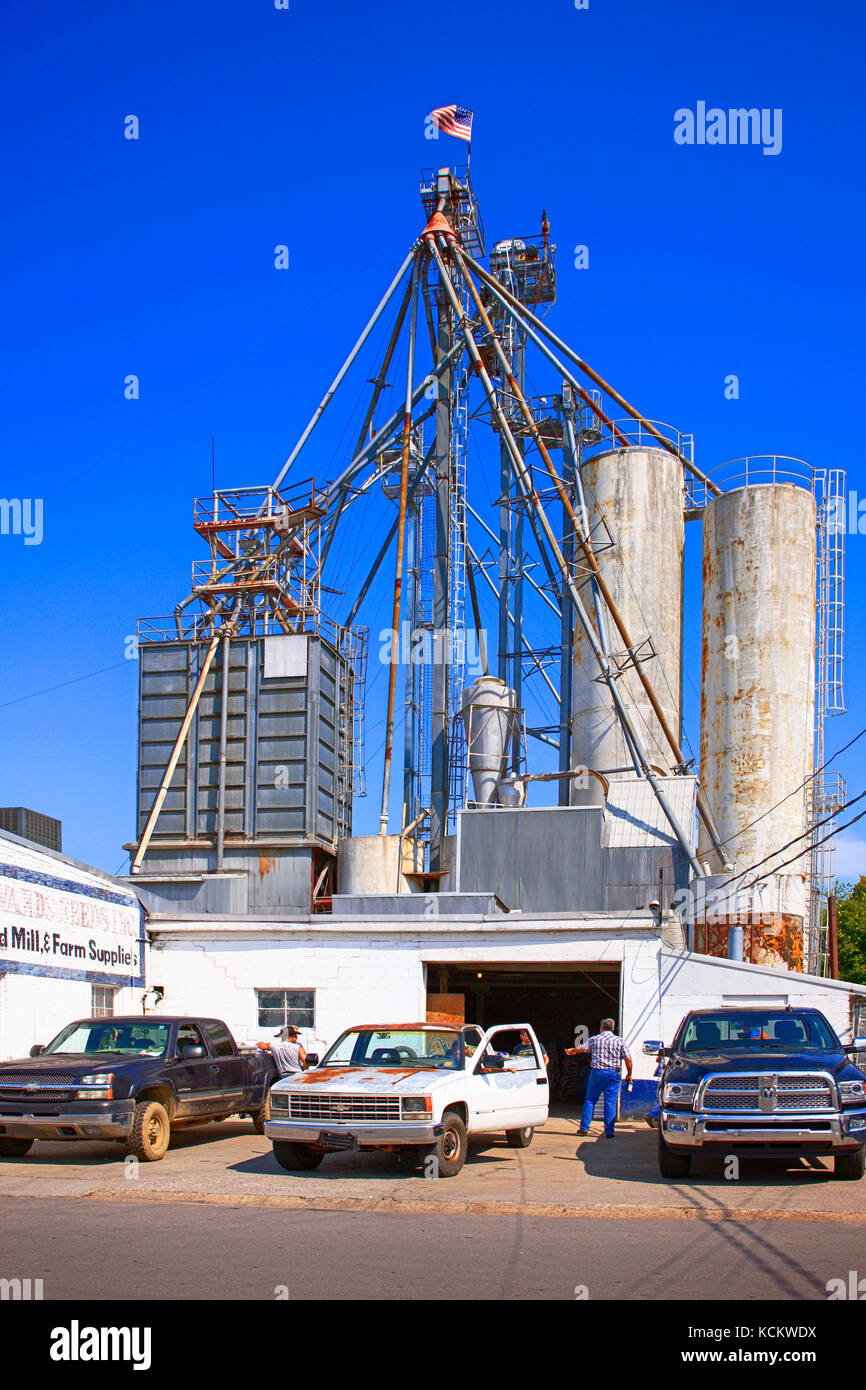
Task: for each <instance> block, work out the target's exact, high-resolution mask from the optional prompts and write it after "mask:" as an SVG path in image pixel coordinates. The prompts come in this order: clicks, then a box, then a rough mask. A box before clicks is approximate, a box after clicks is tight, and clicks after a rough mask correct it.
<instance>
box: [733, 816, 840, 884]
mask: <svg viewBox="0 0 866 1390" xmlns="http://www.w3.org/2000/svg"><path fill="white" fill-rule="evenodd" d="M863 795H864V796H866V792H864V793H863ZM859 800H860V797H859V796H858V797H855V801H859ZM848 805H849V806H853V805H854V802H853V801H849V802H848ZM846 809H847V808H846ZM864 816H866V811H861V812H860V814H859V815H857V816H852V817H851V819H850V820H848V821H846V822H845V824H844V825H837V826H836V828H835V830H831V831H830V833H829V835H822V837H821V839H820V840H815V842H814V844H813V845H812V846H811V848H817V846H818V845H823V844H826V842H827V840H832V839H833V838H834V837H835V836H836V835H839V834H841V832H842V831H843V830H850V828H851V826H852V825H856V824H857V822H858V820H862V819H863V817H864ZM822 824H823V822H822ZM781 852H782V851H781V850H780V851H779V853H780V854H781ZM801 853H802V852H801ZM799 858H801V854H795V855H794V856H793V858H792V859H786V860H785V862H784V863H783V864H778V865H777V866H776V868H775V869H771V870H770V871H769V873H766V874H761V877H760V878H756V879H753V880H752V882H751V883H747V884H746V887H747V888H753V887H754V885H755V884H756V883H762V882H763V880H764V879H765V878H770V876H771V875H772V874H775V873H778V871H779V869H784V868H786V867H787V865H788V864H793V863H794V862H795V861H796V860H797V859H799Z"/></svg>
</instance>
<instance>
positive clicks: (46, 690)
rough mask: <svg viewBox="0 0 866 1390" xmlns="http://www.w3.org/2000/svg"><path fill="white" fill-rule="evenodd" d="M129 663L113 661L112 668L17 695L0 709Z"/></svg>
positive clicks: (1, 705) (76, 683)
mask: <svg viewBox="0 0 866 1390" xmlns="http://www.w3.org/2000/svg"><path fill="white" fill-rule="evenodd" d="M128 665H129V661H128V660H126V659H124V660H123V661H115V663H114V665H113V666H101V667H100V668H99V670H98V671H88V672H87V674H86V675H85V676H74V677H73V679H72V680H69V681H58V682H57V684H56V685H46V687H45V689H44V690H33V691H31V692H30V694H29V695H19V696H18V698H17V699H15V700H4V702H3V704H0V709H8V708H9V706H10V705H20V704H22V703H23V701H24V700H35V699H36V697H37V695H50V694H51V692H52V691H53V690H62V689H63V688H64V686H67V685H78V684H79V682H81V681H89V680H92V679H93V677H94V676H103V675H105V673H106V671H117V670H118V669H119V667H121V666H128Z"/></svg>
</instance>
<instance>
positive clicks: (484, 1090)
mask: <svg viewBox="0 0 866 1390" xmlns="http://www.w3.org/2000/svg"><path fill="white" fill-rule="evenodd" d="M491 1053H493V1054H497V1055H498V1056H500V1057H502V1059H503V1065H502V1067H501V1068H499V1067H497V1068H495V1069H494V1068H488V1067H487V1066H486V1065H485V1059H488V1058H489V1057H490V1054H491ZM471 1098H472V1102H473V1106H474V1109H475V1113H476V1115H477V1116H478V1119H479V1122H480V1123H479V1125H478V1128H479V1129H481V1130H495V1129H521V1128H523V1127H524V1126H525V1125H540V1124H544V1122H545V1120H546V1119H547V1112H548V1099H549V1092H548V1085H547V1072H546V1069H545V1066H544V1061H543V1059H542V1057H541V1054H540V1051H539V1048H538V1042H537V1039H536V1038H535V1036H534V1034H533V1033H532V1032H531V1030H526V1029H525V1028H521V1027H520V1026H518V1027H516V1028H515V1027H514V1025H511V1026H503V1027H500V1028H492V1029H490V1030H489V1032H488V1033H486V1034H485V1036H484V1040H483V1042H482V1044H481V1046H480V1047H479V1048H478V1051H477V1054H476V1057H475V1059H474V1067H473V1078H472V1086H471Z"/></svg>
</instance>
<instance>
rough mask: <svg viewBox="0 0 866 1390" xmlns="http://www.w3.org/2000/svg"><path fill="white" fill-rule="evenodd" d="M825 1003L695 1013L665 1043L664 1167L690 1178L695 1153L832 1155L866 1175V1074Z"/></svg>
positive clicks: (843, 1172)
mask: <svg viewBox="0 0 866 1390" xmlns="http://www.w3.org/2000/svg"><path fill="white" fill-rule="evenodd" d="M863 1049H866V1038H855V1039H854V1041H853V1043H850V1044H849V1045H848V1046H847V1047H843V1045H842V1043H841V1042H840V1041H839V1039H838V1038H837V1036H836V1034H835V1033H834V1031H833V1029H832V1028H831V1027H830V1024H829V1023H828V1022H827V1019H826V1018H825V1017H824V1015H823V1014H822V1013H819V1012H818V1010H817V1009H806V1008H802V1009H800V1008H785V1009H782V1008H777V1009H766V1008H719V1009H698V1010H695V1012H693V1013H690V1014H687V1015H686V1017H685V1018H684V1019H683V1021H682V1023H681V1024H680V1026H679V1028H678V1029H677V1033H676V1037H675V1038H674V1041H673V1046H672V1047H666V1048H664V1049H663V1055H664V1059H665V1061H664V1068H663V1071H662V1076H661V1081H660V1083H659V1092H660V1100H661V1117H660V1120H659V1168H660V1170H661V1173H662V1176H663V1177H666V1178H684V1177H686V1175H687V1174H688V1172H689V1169H690V1166H691V1160H692V1155H693V1154H701V1153H702V1154H716V1155H718V1156H724V1157H727V1156H728V1155H731V1154H737V1155H740V1156H743V1155H753V1156H754V1155H762V1156H763V1157H778V1158H800V1157H803V1156H805V1155H815V1156H817V1155H827V1156H832V1157H833V1159H834V1169H835V1176H836V1177H837V1178H854V1179H856V1178H862V1176H863V1173H864V1153H866V1148H864V1146H866V1075H864V1073H863V1072H862V1071H861V1070H860V1068H859V1067H856V1066H854V1064H853V1062H852V1060H851V1057H850V1055H849V1054H850V1053H852V1052H857V1051H861V1050H863Z"/></svg>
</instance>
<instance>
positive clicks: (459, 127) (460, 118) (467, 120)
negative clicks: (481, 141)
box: [430, 106, 472, 140]
mask: <svg viewBox="0 0 866 1390" xmlns="http://www.w3.org/2000/svg"><path fill="white" fill-rule="evenodd" d="M430 115H431V116H432V117H433V119H434V121H435V122H436V124H437V125H438V127H439V129H440V130H444V132H445V134H446V135H456V136H457V139H458V140H471V139H472V112H471V111H467V110H466V107H465V106H439V107H437V109H436V110H435V111H431V112H430Z"/></svg>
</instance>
